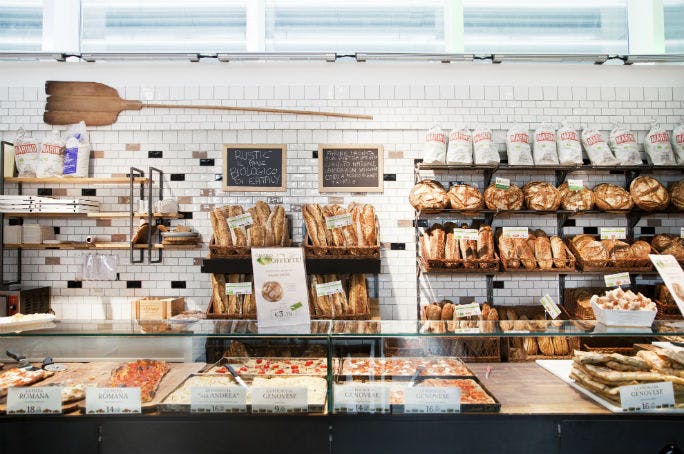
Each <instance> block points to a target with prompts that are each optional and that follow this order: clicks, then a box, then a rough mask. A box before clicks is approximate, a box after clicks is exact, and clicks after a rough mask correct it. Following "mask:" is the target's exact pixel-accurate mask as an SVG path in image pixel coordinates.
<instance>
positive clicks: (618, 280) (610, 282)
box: [603, 273, 632, 287]
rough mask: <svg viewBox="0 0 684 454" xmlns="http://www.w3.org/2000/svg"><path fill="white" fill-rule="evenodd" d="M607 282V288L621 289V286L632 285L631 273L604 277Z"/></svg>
mask: <svg viewBox="0 0 684 454" xmlns="http://www.w3.org/2000/svg"><path fill="white" fill-rule="evenodd" d="M603 279H604V280H605V281H606V287H620V286H621V285H631V283H632V281H631V280H630V278H629V273H616V274H607V275H605V276H603Z"/></svg>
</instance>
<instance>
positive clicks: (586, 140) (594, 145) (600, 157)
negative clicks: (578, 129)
mask: <svg viewBox="0 0 684 454" xmlns="http://www.w3.org/2000/svg"><path fill="white" fill-rule="evenodd" d="M582 145H584V150H585V151H586V152H587V156H589V160H590V161H591V163H592V164H593V165H595V166H614V165H618V164H619V162H618V160H617V159H615V156H613V153H611V152H610V148H608V144H607V143H606V141H605V140H603V136H601V132H600V131H599V130H598V129H594V128H584V129H583V130H582Z"/></svg>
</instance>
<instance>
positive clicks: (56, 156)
mask: <svg viewBox="0 0 684 454" xmlns="http://www.w3.org/2000/svg"><path fill="white" fill-rule="evenodd" d="M63 169H64V140H62V137H60V135H59V133H58V132H56V131H53V132H51V133H50V134H48V135H47V137H45V138H44V139H43V142H42V144H41V146H40V155H39V156H38V168H37V169H36V176H37V177H38V178H46V177H56V176H61V175H62V171H63Z"/></svg>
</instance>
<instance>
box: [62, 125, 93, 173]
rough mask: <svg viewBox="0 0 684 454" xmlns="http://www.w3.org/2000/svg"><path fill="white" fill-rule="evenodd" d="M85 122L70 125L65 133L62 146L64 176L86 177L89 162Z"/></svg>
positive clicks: (88, 144) (88, 145)
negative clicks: (64, 140)
mask: <svg viewBox="0 0 684 454" xmlns="http://www.w3.org/2000/svg"><path fill="white" fill-rule="evenodd" d="M85 126H86V125H85V122H83V121H82V122H80V123H78V124H76V125H72V126H71V127H70V128H69V129H68V130H67V132H66V135H65V139H66V144H65V146H64V176H65V177H87V176H88V164H89V162H90V140H89V139H88V133H87V132H86V127H85Z"/></svg>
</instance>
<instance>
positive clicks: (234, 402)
mask: <svg viewBox="0 0 684 454" xmlns="http://www.w3.org/2000/svg"><path fill="white" fill-rule="evenodd" d="M190 411H191V412H193V413H230V412H238V413H244V412H246V411H247V392H246V390H245V388H243V387H242V386H216V387H210V386H193V387H192V388H190Z"/></svg>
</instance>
